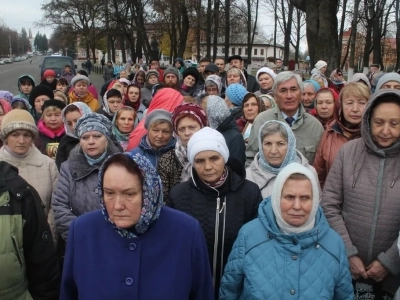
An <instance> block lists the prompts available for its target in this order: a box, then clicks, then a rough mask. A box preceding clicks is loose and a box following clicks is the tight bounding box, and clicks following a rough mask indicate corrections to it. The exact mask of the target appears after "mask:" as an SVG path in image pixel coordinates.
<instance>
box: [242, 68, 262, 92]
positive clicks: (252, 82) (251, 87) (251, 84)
mask: <svg viewBox="0 0 400 300" xmlns="http://www.w3.org/2000/svg"><path fill="white" fill-rule="evenodd" d="M243 73H244V76H245V77H246V81H247V91H249V92H250V93H255V92H257V91H258V90H259V89H260V85H259V84H258V82H257V80H256V78H255V77H254V76H253V75H250V74H249V73H247V71H246V70H244V69H243Z"/></svg>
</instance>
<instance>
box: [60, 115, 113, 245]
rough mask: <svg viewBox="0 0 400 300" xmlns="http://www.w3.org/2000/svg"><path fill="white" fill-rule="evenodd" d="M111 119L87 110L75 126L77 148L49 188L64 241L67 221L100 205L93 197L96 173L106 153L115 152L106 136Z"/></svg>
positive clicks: (66, 233) (96, 195)
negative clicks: (56, 180) (53, 184)
mask: <svg viewBox="0 0 400 300" xmlns="http://www.w3.org/2000/svg"><path fill="white" fill-rule="evenodd" d="M110 132H111V122H110V121H109V120H108V119H107V118H106V117H104V116H102V115H99V114H96V113H89V114H86V115H85V116H83V117H81V118H80V119H79V120H78V122H77V123H76V126H75V134H76V136H77V137H78V138H79V145H80V147H79V148H75V149H74V150H73V151H72V152H71V154H70V156H69V158H68V160H67V161H66V162H64V163H63V164H61V169H60V176H59V180H58V182H57V187H56V189H55V190H54V192H53V210H54V215H55V220H56V225H57V229H58V232H59V233H60V234H61V236H62V237H63V239H64V240H65V241H67V238H68V230H69V226H70V224H71V222H72V221H73V220H75V219H76V218H77V217H78V216H80V215H83V214H84V213H87V212H89V211H92V210H95V209H99V208H101V203H100V201H98V200H97V197H98V189H97V175H98V172H99V169H100V166H101V165H102V163H103V162H104V160H105V159H106V158H107V156H109V155H110V154H113V153H117V152H119V150H118V148H117V147H116V146H115V145H114V144H113V142H112V141H111V139H110Z"/></svg>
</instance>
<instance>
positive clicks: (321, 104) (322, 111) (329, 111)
mask: <svg viewBox="0 0 400 300" xmlns="http://www.w3.org/2000/svg"><path fill="white" fill-rule="evenodd" d="M315 108H316V109H317V113H318V115H319V116H320V118H321V119H323V120H329V119H331V118H332V117H333V113H334V110H335V99H334V98H333V95H332V93H321V94H318V95H317V100H316V106H315Z"/></svg>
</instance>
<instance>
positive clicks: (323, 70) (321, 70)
mask: <svg viewBox="0 0 400 300" xmlns="http://www.w3.org/2000/svg"><path fill="white" fill-rule="evenodd" d="M326 69H327V66H325V67H322V68H321V69H319V70H320V72H321V73H322V74H325V72H326Z"/></svg>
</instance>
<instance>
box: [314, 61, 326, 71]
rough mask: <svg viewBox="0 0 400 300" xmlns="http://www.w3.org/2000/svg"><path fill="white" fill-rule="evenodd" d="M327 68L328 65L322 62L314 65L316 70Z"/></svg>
mask: <svg viewBox="0 0 400 300" xmlns="http://www.w3.org/2000/svg"><path fill="white" fill-rule="evenodd" d="M327 66H328V64H327V63H326V62H325V61H323V60H319V61H318V62H317V63H316V64H315V67H316V68H317V69H318V70H321V69H322V68H323V67H327Z"/></svg>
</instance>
